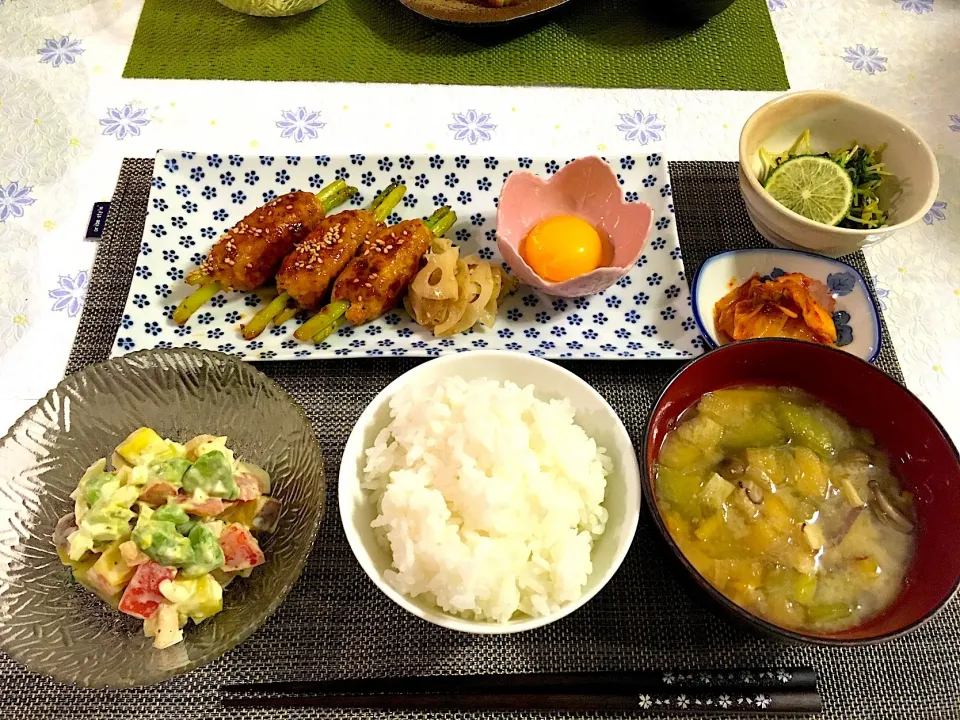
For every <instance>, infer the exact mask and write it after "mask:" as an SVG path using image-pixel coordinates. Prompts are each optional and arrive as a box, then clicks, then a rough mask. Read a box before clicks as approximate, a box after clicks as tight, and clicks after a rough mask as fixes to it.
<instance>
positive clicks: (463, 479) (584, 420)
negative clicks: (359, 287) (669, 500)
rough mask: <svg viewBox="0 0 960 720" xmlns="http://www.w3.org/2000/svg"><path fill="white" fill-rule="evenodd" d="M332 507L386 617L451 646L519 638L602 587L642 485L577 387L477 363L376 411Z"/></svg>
mask: <svg viewBox="0 0 960 720" xmlns="http://www.w3.org/2000/svg"><path fill="white" fill-rule="evenodd" d="M339 501H340V517H341V520H342V522H343V527H344V531H345V532H346V536H347V540H348V541H349V543H350V547H351V549H352V550H353V553H354V555H356V557H357V560H358V561H359V563H360V565H361V567H362V568H363V569H364V571H365V572H366V573H367V575H368V576H369V577H370V579H371V580H373V582H374V583H375V584H376V585H377V586H378V587H379V588H380V589H381V590H382V591H383V592H384V593H386V594H387V595H388V596H389V597H390V598H391V599H392V600H393V601H394V602H396V603H397V604H398V605H400V606H401V607H403V608H404V609H406V610H408V611H409V612H411V613H413V614H414V615H416V616H417V617H420V618H422V619H424V620H427V621H429V622H432V623H435V624H437V625H441V626H443V627H446V628H450V629H453V630H460V631H464V632H471V633H509V632H519V631H522V630H530V629H533V628H536V627H541V626H543V625H546V624H548V623H551V622H553V621H555V620H558V619H560V618H562V617H564V616H566V615H568V614H570V613H571V612H573V611H574V610H576V609H577V608H579V607H581V606H583V605H584V604H585V603H586V602H588V601H589V600H590V599H591V598H592V597H593V596H594V595H596V594H597V593H598V592H599V591H600V590H601V589H602V588H603V586H604V585H605V584H606V583H607V582H608V581H609V580H610V578H611V577H613V575H614V573H615V572H616V571H617V569H618V568H619V567H620V564H621V562H623V559H624V557H625V556H626V554H627V551H628V550H629V548H630V543H631V542H632V541H633V536H634V533H635V532H636V528H637V521H638V518H639V515H640V470H639V466H638V464H637V457H636V453H635V451H634V448H633V444H632V443H631V441H630V437H629V435H628V434H627V431H626V429H625V428H624V426H623V423H622V422H621V421H620V419H619V418H618V417H617V414H616V413H615V412H614V410H613V408H611V407H610V405H608V404H607V402H606V401H605V400H604V399H603V398H602V397H601V396H600V395H599V394H598V393H597V392H596V391H595V390H594V389H593V388H592V387H590V385H588V384H587V383H586V382H584V381H583V380H581V379H580V378H579V377H577V376H576V375H574V374H573V373H571V372H569V371H568V370H565V369H564V368H562V367H560V366H559V365H555V364H553V363H551V362H548V361H546V360H541V359H539V358H536V357H532V356H529V355H523V354H520V353H509V352H500V351H473V352H467V353H461V354H458V355H451V356H448V357H443V358H439V359H437V360H432V361H430V362H427V363H424V364H423V365H420V366H418V367H416V368H414V369H413V370H410V371H409V372H407V373H405V374H404V375H402V376H401V377H399V378H398V379H397V380H395V381H394V382H392V383H391V384H390V385H388V386H387V387H386V388H385V389H384V390H383V391H382V392H381V393H380V394H379V395H377V397H376V398H375V399H374V400H373V402H372V403H370V405H369V406H368V407H367V409H366V410H365V411H364V412H363V414H362V415H361V416H360V418H359V420H358V421H357V424H356V425H355V427H354V429H353V432H352V433H351V434H350V438H349V439H348V440H347V445H346V448H345V449H344V454H343V461H342V463H341V465H340V486H339Z"/></svg>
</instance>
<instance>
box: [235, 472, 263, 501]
mask: <svg viewBox="0 0 960 720" xmlns="http://www.w3.org/2000/svg"><path fill="white" fill-rule="evenodd" d="M233 480H234V482H236V483H237V487H238V488H239V489H240V496H239V497H238V498H237V499H238V500H240V501H241V502H247V501H250V500H256V499H257V498H258V497H260V496H261V495H262V494H263V488H262V487H261V486H260V478H258V477H256V476H255V475H253V474H251V473H240V474H239V475H237V476H235V477H234V478H233Z"/></svg>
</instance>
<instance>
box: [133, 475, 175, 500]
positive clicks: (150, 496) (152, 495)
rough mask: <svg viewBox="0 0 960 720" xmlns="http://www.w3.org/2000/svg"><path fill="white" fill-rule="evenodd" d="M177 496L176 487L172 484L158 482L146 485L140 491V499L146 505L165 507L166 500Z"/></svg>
mask: <svg viewBox="0 0 960 720" xmlns="http://www.w3.org/2000/svg"><path fill="white" fill-rule="evenodd" d="M176 494H177V487H176V486H175V485H174V484H173V483H168V482H166V481H158V482H152V483H148V484H147V485H146V487H144V488H143V490H141V491H140V499H141V500H143V502H145V503H147V504H148V505H157V506H160V505H166V504H167V499H168V498H172V497H173V496H174V495H176Z"/></svg>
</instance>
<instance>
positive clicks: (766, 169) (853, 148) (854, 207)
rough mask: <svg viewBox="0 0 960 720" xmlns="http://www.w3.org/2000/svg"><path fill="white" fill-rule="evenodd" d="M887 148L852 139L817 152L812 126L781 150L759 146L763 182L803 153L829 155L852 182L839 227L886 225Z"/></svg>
mask: <svg viewBox="0 0 960 720" xmlns="http://www.w3.org/2000/svg"><path fill="white" fill-rule="evenodd" d="M885 149H886V144H883V145H881V146H880V147H878V148H876V149H870V148H868V147H864V146H862V145H859V144H858V143H851V144H850V145H847V146H845V147H841V148H838V149H837V150H834V151H833V152H825V153H815V152H814V151H813V147H812V145H811V142H810V130H804V132H803V133H802V134H801V135H800V137H798V138H797V140H796V142H794V143H793V145H791V146H790V148H788V149H787V150H786V151H784V152H782V153H780V154H775V153H772V152H770V151H769V150H767V149H766V148H760V152H759V156H760V162H761V165H762V170H761V173H760V184H761V185H764V186H765V187H766V186H767V182H768V180H770V178H771V176H772V175H773V174H774V173H775V171H776V170H778V169H779V168H780V167H781V166H783V165H784V164H786V163H788V162H789V161H792V160H795V159H797V158H804V157H819V158H828V159H829V160H831V161H832V162H834V163H836V164H837V165H838V166H839V167H840V168H842V169H843V170H844V171H845V172H846V174H847V176H848V177H849V178H850V183H851V184H852V196H851V200H850V204H849V208H848V209H847V211H846V213H845V214H843V216H842V219H841V220H840V221H839V222H838V223H836V224H837V227H844V228H854V229H858V230H869V229H873V228H878V227H883V226H884V225H886V224H887V221H888V213H887V211H886V210H884V209H882V208H881V207H880V199H879V197H878V191H879V190H880V188H881V186H882V185H883V184H884V183H885V182H888V181H889V180H888V179H893V175H892V174H891V173H889V172H887V170H886V169H885V167H884V163H883V161H882V159H881V156H882V154H883V151H884V150H885Z"/></svg>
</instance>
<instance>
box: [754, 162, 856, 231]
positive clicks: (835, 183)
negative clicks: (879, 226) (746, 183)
mask: <svg viewBox="0 0 960 720" xmlns="http://www.w3.org/2000/svg"><path fill="white" fill-rule="evenodd" d="M764 187H765V188H766V190H767V192H768V193H770V195H771V196H772V197H773V199H774V200H776V201H777V202H778V203H780V204H781V205H783V206H784V207H785V208H787V209H789V210H793V212H795V213H797V214H798V215H803V216H804V217H805V218H809V219H810V220H813V221H814V222H818V223H823V224H824V225H837V224H839V223H840V221H842V220H843V218H845V217H846V216H847V213H848V212H849V211H850V206H851V205H852V204H853V182H852V181H851V180H850V176H849V175H847V171H846V170H844V169H843V168H842V167H840V166H839V165H837V163H835V162H833V160H831V159H830V158H826V157H823V156H822V155H800V156H798V157H795V158H791V159H790V160H787V161H786V162H785V163H783V165H781V166H780V167H778V168H777V169H776V170H774V171H773V173H772V174H771V175H770V177H769V178H768V179H767V182H766V185H764Z"/></svg>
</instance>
